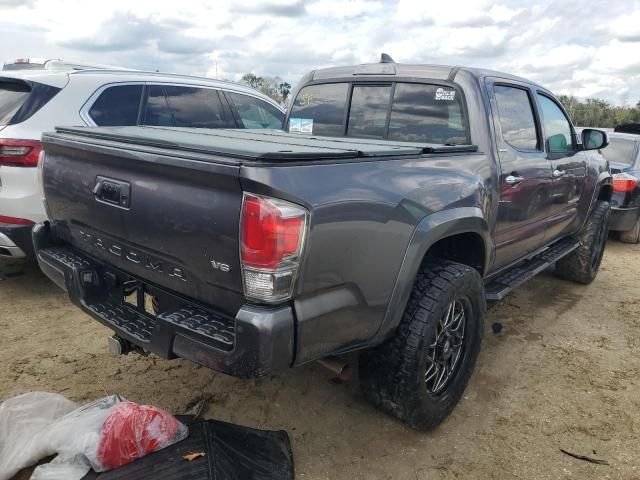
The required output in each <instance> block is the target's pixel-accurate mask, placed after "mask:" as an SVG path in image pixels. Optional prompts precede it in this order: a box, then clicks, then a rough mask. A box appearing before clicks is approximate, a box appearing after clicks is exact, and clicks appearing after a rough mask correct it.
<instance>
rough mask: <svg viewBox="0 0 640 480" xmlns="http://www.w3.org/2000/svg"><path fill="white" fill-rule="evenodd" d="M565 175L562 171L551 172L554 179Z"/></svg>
mask: <svg viewBox="0 0 640 480" xmlns="http://www.w3.org/2000/svg"><path fill="white" fill-rule="evenodd" d="M566 174H567V172H565V171H564V170H558V169H557V168H556V169H555V170H554V171H553V177H554V178H558V177H562V176H563V175H566Z"/></svg>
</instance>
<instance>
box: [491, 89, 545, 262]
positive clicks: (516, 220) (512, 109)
mask: <svg viewBox="0 0 640 480" xmlns="http://www.w3.org/2000/svg"><path fill="white" fill-rule="evenodd" d="M487 88H488V90H489V98H490V100H491V108H492V112H493V120H494V129H495V132H496V145H497V148H498V155H499V159H500V169H501V171H500V175H499V182H500V183H499V190H500V203H499V206H498V220H497V224H496V230H495V242H496V254H495V263H494V265H495V267H496V268H500V267H503V266H505V265H508V264H510V263H512V262H513V261H515V260H517V259H519V258H521V257H523V256H525V255H527V254H528V253H531V252H533V251H535V250H537V249H538V248H540V247H541V246H543V245H544V237H545V226H546V222H547V217H548V216H549V208H550V203H551V199H552V195H553V191H552V190H553V180H552V173H551V164H550V162H549V160H548V159H547V158H546V155H545V152H544V149H543V148H542V134H541V130H540V128H539V123H538V121H537V120H536V119H537V115H536V111H537V110H536V106H535V105H536V104H535V101H533V97H532V95H533V94H534V93H533V92H532V91H531V89H530V88H529V87H528V86H527V85H526V84H518V83H511V82H509V83H502V82H500V81H498V80H490V81H489V84H488V85H487Z"/></svg>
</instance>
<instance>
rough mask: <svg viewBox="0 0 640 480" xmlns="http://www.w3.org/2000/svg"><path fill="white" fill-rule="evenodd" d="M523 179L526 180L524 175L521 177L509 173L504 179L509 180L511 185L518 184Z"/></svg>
mask: <svg viewBox="0 0 640 480" xmlns="http://www.w3.org/2000/svg"><path fill="white" fill-rule="evenodd" d="M523 180H524V177H520V176H517V175H509V176H508V177H507V178H505V179H504V181H505V182H507V183H508V184H509V185H517V184H519V183H520V182H522V181H523Z"/></svg>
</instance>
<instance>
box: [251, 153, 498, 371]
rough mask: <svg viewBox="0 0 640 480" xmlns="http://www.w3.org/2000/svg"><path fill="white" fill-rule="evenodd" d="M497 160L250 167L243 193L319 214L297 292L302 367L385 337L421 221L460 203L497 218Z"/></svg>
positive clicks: (464, 158) (463, 157)
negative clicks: (493, 211)
mask: <svg viewBox="0 0 640 480" xmlns="http://www.w3.org/2000/svg"><path fill="white" fill-rule="evenodd" d="M490 165H491V164H490V162H489V161H488V159H487V157H486V156H485V155H483V154H460V155H447V156H446V157H445V156H435V155H434V156H421V157H414V158H402V159H387V160H379V161H362V162H349V163H316V164H308V165H287V167H286V168H281V167H276V166H268V167H267V166H264V167H261V166H243V167H242V169H241V174H240V176H241V184H242V188H243V190H245V191H251V192H255V193H261V194H265V195H272V196H275V197H278V198H283V199H286V200H290V201H293V202H296V203H300V204H303V205H305V206H307V208H309V210H310V212H311V219H310V232H309V238H308V243H307V247H306V251H305V258H304V261H303V270H302V272H301V276H300V279H299V282H298V286H297V295H296V298H295V311H296V318H297V346H296V364H301V363H306V362H308V361H311V360H314V359H317V358H320V357H323V356H326V355H327V354H330V353H334V352H336V351H344V350H348V349H352V348H358V347H360V346H362V345H365V344H367V342H369V341H370V340H371V339H372V338H373V337H374V336H375V335H376V333H377V332H378V330H379V329H380V327H381V325H382V321H383V318H384V317H385V313H386V311H387V307H388V304H389V301H390V299H391V296H392V292H393V289H394V286H395V284H396V279H397V277H398V273H399V270H400V266H401V264H402V261H403V258H404V257H405V252H406V250H407V248H408V246H409V243H410V240H411V238H412V236H413V234H414V231H415V229H416V226H417V225H418V223H419V222H420V221H421V220H422V219H423V218H424V217H426V216H428V215H430V214H431V213H433V212H436V211H440V210H447V209H453V208H457V207H473V208H476V209H477V211H480V212H483V213H484V214H486V215H488V214H489V213H488V212H487V209H488V208H489V205H490V192H489V191H487V190H486V189H485V187H484V186H485V185H487V184H488V181H489V178H490V176H491V167H490ZM454 172H455V173H454Z"/></svg>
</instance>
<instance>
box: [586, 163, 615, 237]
mask: <svg viewBox="0 0 640 480" xmlns="http://www.w3.org/2000/svg"><path fill="white" fill-rule="evenodd" d="M607 185H608V186H611V187H612V186H613V177H612V176H611V173H610V172H609V170H608V169H607V170H604V171H602V172H600V174H599V175H598V178H597V179H596V185H595V187H594V189H593V195H592V196H591V203H589V210H588V211H587V214H586V215H585V218H584V220H583V222H582V225H581V227H580V229H583V228H584V227H585V226H586V225H587V222H588V221H589V219H590V218H591V213H593V209H594V207H595V205H596V201H597V199H598V196H599V195H600V190H602V187H604V186H607Z"/></svg>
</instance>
